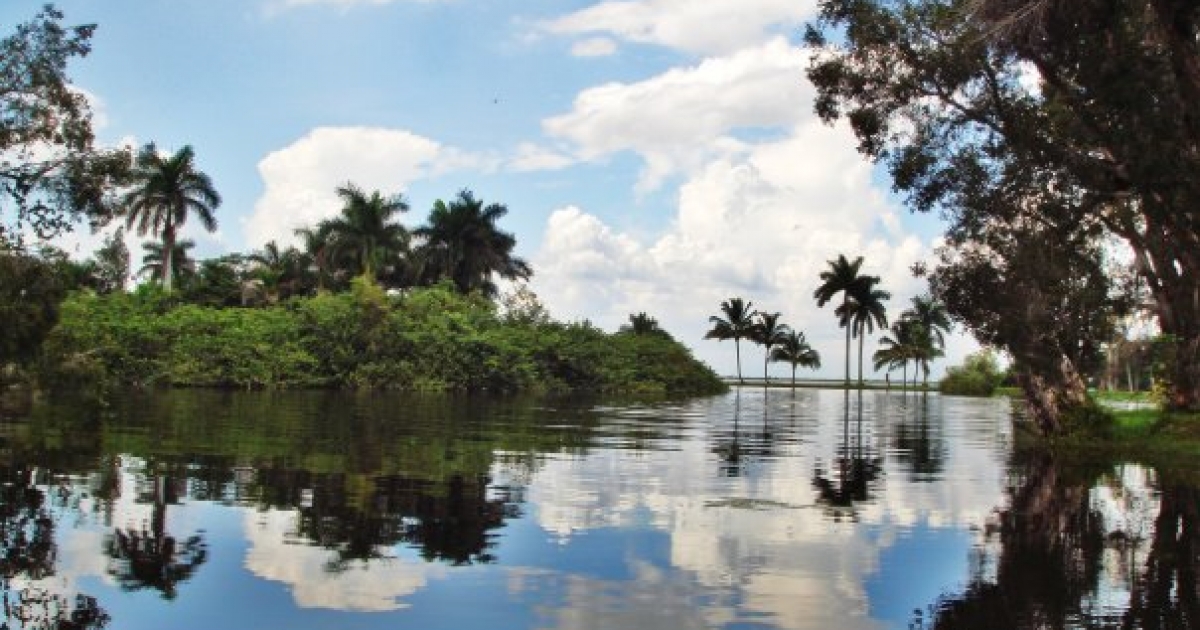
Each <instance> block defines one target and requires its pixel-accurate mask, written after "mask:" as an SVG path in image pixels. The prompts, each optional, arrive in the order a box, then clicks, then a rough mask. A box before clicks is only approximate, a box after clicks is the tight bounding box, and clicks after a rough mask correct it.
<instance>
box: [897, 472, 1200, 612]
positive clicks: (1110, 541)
mask: <svg viewBox="0 0 1200 630" xmlns="http://www.w3.org/2000/svg"><path fill="white" fill-rule="evenodd" d="M1013 470H1014V473H1018V471H1019V474H1017V475H1016V476H1015V483H1014V484H1013V485H1012V486H1011V487H1010V490H1009V496H1010V503H1009V505H1008V507H1007V508H1005V509H1004V510H1002V511H1000V512H999V513H998V518H997V520H996V523H997V527H996V530H995V531H994V532H992V534H991V537H992V538H995V539H996V544H995V546H994V548H995V549H996V551H994V556H995V557H992V558H985V562H986V563H992V564H994V573H993V572H989V571H981V572H980V573H981V575H977V576H976V577H975V578H974V579H973V580H972V582H971V584H970V586H969V587H968V588H967V589H966V591H965V592H964V593H962V594H960V595H958V596H955V597H947V598H945V599H943V600H942V601H940V602H938V603H937V604H936V605H934V606H932V607H931V609H930V611H929V613H928V615H924V614H921V612H920V611H917V615H916V619H915V620H914V622H913V623H912V627H913V628H937V629H947V630H949V629H958V628H963V629H966V628H970V629H973V630H974V629H984V630H986V629H990V628H996V629H1000V628H1004V629H1006V630H1008V629H1020V628H1140V629H1145V630H1167V629H1176V628H1178V629H1184V628H1194V627H1198V626H1200V607H1198V602H1200V592H1198V588H1197V586H1198V585H1197V568H1198V566H1200V514H1198V511H1200V493H1198V491H1197V488H1196V486H1195V485H1194V484H1193V483H1191V482H1187V481H1160V482H1159V483H1158V488H1157V493H1156V494H1157V497H1158V500H1157V515H1156V516H1155V515H1154V513H1153V510H1154V509H1155V507H1154V505H1147V504H1139V503H1137V502H1129V503H1127V504H1120V505H1116V506H1114V505H1113V504H1112V503H1111V502H1109V503H1107V504H1106V503H1105V502H1104V501H1101V500H1099V499H1098V496H1099V490H1100V489H1102V488H1105V487H1106V486H1105V482H1107V483H1109V484H1112V483H1116V484H1118V485H1120V480H1119V479H1115V480H1114V479H1113V478H1112V477H1111V473H1112V471H1113V470H1114V467H1107V468H1104V467H1102V468H1095V467H1091V468H1086V469H1085V468H1082V467H1079V466H1068V465H1064V464H1062V463H1060V462H1058V461H1056V460H1055V458H1054V457H1053V456H1052V455H1050V454H1047V453H1036V454H1027V455H1026V456H1024V458H1023V459H1021V460H1020V461H1018V462H1016V463H1015V464H1014V468H1013ZM1147 472H1148V474H1149V471H1147ZM1150 476H1151V477H1152V476H1153V475H1152V474H1150ZM1116 492H1117V494H1118V495H1121V494H1129V493H1130V489H1129V488H1123V487H1118V488H1117V490H1116ZM1150 503H1153V502H1150ZM1114 507H1115V509H1114ZM1139 516H1140V517H1142V518H1139ZM1143 521H1144V522H1147V523H1151V522H1152V526H1150V528H1151V529H1152V533H1151V534H1150V536H1151V538H1150V540H1149V541H1146V540H1144V537H1143V534H1142V532H1140V531H1137V530H1138V527H1137V526H1136V524H1137V523H1139V522H1143ZM1147 542H1148V544H1149V548H1148V552H1147V549H1146V545H1147ZM984 555H985V556H986V555H988V552H984ZM986 573H992V574H991V575H983V574H986Z"/></svg>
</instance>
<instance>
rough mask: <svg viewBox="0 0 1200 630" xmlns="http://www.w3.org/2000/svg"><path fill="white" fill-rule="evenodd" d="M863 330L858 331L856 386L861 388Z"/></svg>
mask: <svg viewBox="0 0 1200 630" xmlns="http://www.w3.org/2000/svg"><path fill="white" fill-rule="evenodd" d="M864 336H865V335H863V331H861V330H860V331H858V388H859V389H862V386H863V378H862V364H863V337H864Z"/></svg>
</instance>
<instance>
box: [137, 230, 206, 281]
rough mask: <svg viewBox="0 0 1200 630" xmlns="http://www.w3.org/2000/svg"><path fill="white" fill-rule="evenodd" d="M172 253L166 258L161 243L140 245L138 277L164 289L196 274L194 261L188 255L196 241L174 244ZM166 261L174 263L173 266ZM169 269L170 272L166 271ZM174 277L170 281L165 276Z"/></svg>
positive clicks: (187, 240)
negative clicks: (140, 263)
mask: <svg viewBox="0 0 1200 630" xmlns="http://www.w3.org/2000/svg"><path fill="white" fill-rule="evenodd" d="M174 245H175V247H174V251H172V252H171V254H170V255H169V256H168V255H167V254H166V253H165V248H164V247H163V244H162V243H154V242H145V243H142V250H143V254H142V268H141V269H138V275H139V276H148V277H149V278H150V280H151V281H153V282H158V283H159V284H161V285H163V286H164V287H167V286H172V285H173V284H176V283H179V282H182V281H183V280H186V279H188V278H191V277H192V276H194V275H195V274H196V261H195V260H194V259H193V258H192V257H191V256H190V255H189V254H188V250H190V249H192V248H194V247H195V246H196V241H193V240H192V239H190V238H185V239H183V240H182V241H176V242H175V244H174ZM168 261H174V266H172V267H168V265H170V264H172V263H170V262H168ZM167 269H170V271H167ZM167 273H170V274H171V275H173V276H174V278H172V279H171V280H170V281H168V280H166V279H165V277H164V276H165V274H167Z"/></svg>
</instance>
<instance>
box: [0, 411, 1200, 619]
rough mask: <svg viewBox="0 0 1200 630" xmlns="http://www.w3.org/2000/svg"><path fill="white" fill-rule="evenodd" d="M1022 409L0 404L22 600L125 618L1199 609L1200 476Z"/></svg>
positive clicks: (790, 615)
mask: <svg viewBox="0 0 1200 630" xmlns="http://www.w3.org/2000/svg"><path fill="white" fill-rule="evenodd" d="M1013 413H1014V410H1013V407H1012V403H1011V402H1010V401H1008V400H1007V399H999V398H997V399H969V398H955V397H943V396H939V395H937V394H913V393H908V394H905V393H903V392H900V391H897V390H893V391H866V392H861V393H860V392H853V393H847V392H844V391H840V390H818V389H799V390H789V389H776V388H772V389H762V388H757V387H746V388H740V389H738V388H735V389H734V390H733V391H732V392H730V393H729V394H727V395H723V396H716V397H709V398H698V399H689V400H681V401H656V402H646V401H641V402H639V401H629V400H605V399H599V400H598V399H545V398H502V399H497V398H484V397H463V396H457V397H437V396H413V395H401V394H395V395H392V394H380V393H371V394H353V393H345V392H326V391H313V392H240V391H239V392H229V391H212V390H172V391H158V392H141V393H129V394H126V395H122V396H120V397H118V398H117V399H116V400H115V401H113V402H112V403H111V404H110V405H108V406H106V407H104V408H102V409H95V408H91V407H87V406H80V405H74V404H67V403H58V404H41V405H39V406H38V407H37V408H36V409H35V411H34V414H33V417H32V418H28V419H23V420H19V421H13V422H8V423H5V424H3V425H0V431H2V433H0V436H2V438H3V443H2V448H0V458H2V468H0V470H2V471H3V472H2V474H3V482H4V487H3V495H2V497H3V498H2V500H3V509H2V511H0V516H2V517H3V523H2V527H3V536H4V540H5V543H6V550H7V554H6V557H5V560H4V564H3V569H4V575H5V576H6V577H7V578H8V579H7V581H6V583H5V596H6V598H7V601H9V602H10V605H9V606H7V607H6V613H5V614H6V615H8V618H7V623H8V624H9V627H13V628H19V627H28V628H34V627H54V626H52V625H49V624H50V623H52V622H54V621H55V620H56V619H59V618H65V617H70V616H71V615H72V614H74V622H75V623H76V626H75V627H102V626H103V627H110V628H121V629H126V628H128V629H137V628H166V627H169V628H263V627H288V628H364V629H365V628H421V629H437V628H448V629H449V628H454V629H463V628H488V629H489V630H495V629H503V628H514V629H516V628H522V629H524V628H529V629H534V628H537V629H542V628H546V629H551V628H561V629H590V628H596V629H601V628H639V629H642V630H649V629H656V628H664V629H675V628H731V629H733V628H764V629H767V628H777V629H794V628H797V629H798V628H830V627H836V628H864V629H868V628H869V629H875V628H881V629H887V628H935V627H936V628H988V627H995V628H1034V627H1064V628H1090V627H1187V626H1188V625H1189V624H1190V623H1194V622H1195V619H1196V616H1195V615H1196V613H1197V611H1198V610H1200V607H1198V606H1197V601H1198V594H1197V592H1196V590H1197V589H1196V584H1197V581H1196V569H1197V565H1198V564H1200V556H1198V555H1197V553H1198V551H1200V519H1198V518H1197V511H1198V510H1200V508H1198V507H1197V506H1198V505H1200V501H1197V499H1198V498H1200V493H1198V491H1197V488H1196V486H1195V485H1194V482H1193V480H1194V479H1195V478H1196V475H1195V471H1179V470H1168V471H1162V470H1156V469H1154V468H1153V467H1151V466H1147V465H1144V464H1140V463H1137V462H1112V461H1096V460H1095V459H1086V458H1079V457H1065V456H1063V455H1061V454H1060V455H1054V454H1050V453H1046V452H1041V451H1031V450H1026V449H1017V448H1016V447H1015V446H1014V443H1015V442H1016V435H1017V431H1016V430H1015V429H1014V424H1013V420H1012V415H1013ZM18 602H20V603H18ZM20 616H24V617H25V618H26V621H24V622H22V621H20V620H18V617H20ZM39 624H42V625H39Z"/></svg>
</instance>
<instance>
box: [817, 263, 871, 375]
mask: <svg viewBox="0 0 1200 630" xmlns="http://www.w3.org/2000/svg"><path fill="white" fill-rule="evenodd" d="M862 262H863V258H862V256H859V257H858V258H855V259H854V261H853V262H851V261H849V260H846V256H845V255H844V254H838V257H837V258H836V259H834V260H830V261H828V263H829V269H827V270H825V271H822V272H821V286H819V287H817V289H816V290H815V291H813V298H814V299H815V300H817V306H819V307H824V306H825V304H826V303H828V302H829V301H830V300H832V299H833V298H834V296H836V295H837V294H838V293H841V294H842V308H845V307H846V303H847V302H848V301H849V300H850V292H851V291H852V290H854V288H855V287H856V286H857V285H858V284H860V283H862V282H863V277H864V276H860V275H859V269H860V268H861V267H862ZM867 277H870V276H867ZM842 325H843V326H845V325H846V324H842ZM846 387H847V388H848V387H850V328H849V327H847V328H846Z"/></svg>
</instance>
